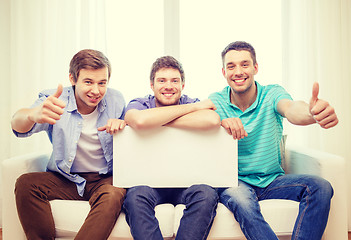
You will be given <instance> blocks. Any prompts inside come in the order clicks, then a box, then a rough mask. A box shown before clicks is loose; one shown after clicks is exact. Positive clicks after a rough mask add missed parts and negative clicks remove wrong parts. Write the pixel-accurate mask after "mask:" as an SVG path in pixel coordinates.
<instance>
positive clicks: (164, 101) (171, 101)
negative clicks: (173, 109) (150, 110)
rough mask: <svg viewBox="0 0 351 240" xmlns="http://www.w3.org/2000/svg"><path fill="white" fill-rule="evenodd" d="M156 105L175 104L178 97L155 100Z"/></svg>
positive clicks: (177, 101)
mask: <svg viewBox="0 0 351 240" xmlns="http://www.w3.org/2000/svg"><path fill="white" fill-rule="evenodd" d="M157 102H158V105H160V106H171V105H177V104H178V103H179V99H169V100H163V99H162V100H161V101H160V100H157Z"/></svg>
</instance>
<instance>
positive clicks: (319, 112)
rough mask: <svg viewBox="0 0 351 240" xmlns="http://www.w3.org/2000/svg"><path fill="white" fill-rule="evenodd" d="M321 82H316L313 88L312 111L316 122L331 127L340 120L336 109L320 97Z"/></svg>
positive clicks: (324, 126)
mask: <svg viewBox="0 0 351 240" xmlns="http://www.w3.org/2000/svg"><path fill="white" fill-rule="evenodd" d="M318 94H319V84H318V83H317V82H315V83H314V84H313V88H312V97H311V100H310V106H309V108H310V113H311V115H312V116H313V118H314V119H315V120H316V122H317V123H318V124H319V125H320V126H321V127H322V128H326V129H327V128H331V127H334V126H335V125H336V124H338V122H339V120H338V117H337V116H336V113H335V110H334V108H333V107H332V106H330V105H329V103H328V102H327V101H325V100H322V99H319V98H318Z"/></svg>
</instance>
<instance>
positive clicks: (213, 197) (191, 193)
mask: <svg viewBox="0 0 351 240" xmlns="http://www.w3.org/2000/svg"><path fill="white" fill-rule="evenodd" d="M186 191H187V195H186V201H189V199H191V198H193V199H196V201H200V202H202V203H203V204H206V205H216V204H217V202H218V194H217V191H216V190H215V189H214V188H212V187H211V186H208V185H206V184H197V185H192V186H190V187H189V188H188V189H187V190H186Z"/></svg>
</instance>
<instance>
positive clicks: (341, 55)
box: [282, 0, 351, 230]
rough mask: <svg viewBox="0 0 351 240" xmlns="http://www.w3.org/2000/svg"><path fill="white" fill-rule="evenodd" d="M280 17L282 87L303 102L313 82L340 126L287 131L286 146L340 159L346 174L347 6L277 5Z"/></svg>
mask: <svg viewBox="0 0 351 240" xmlns="http://www.w3.org/2000/svg"><path fill="white" fill-rule="evenodd" d="M282 16H283V22H282V26H283V44H282V45H283V68H284V69H283V74H284V77H283V84H284V85H285V86H286V88H287V89H288V91H289V92H290V93H292V95H293V97H294V98H296V99H304V100H306V101H309V98H310V97H311V91H312V84H313V82H314V81H317V82H319V84H320V92H319V93H320V94H319V97H320V98H322V99H325V100H327V101H329V102H330V103H331V104H332V105H333V106H334V107H335V109H336V112H337V114H338V117H339V120H340V122H339V125H338V126H337V127H335V128H333V129H329V130H323V129H321V128H320V127H318V126H317V125H314V126H308V127H296V126H288V140H287V142H288V144H289V143H290V144H300V145H304V146H308V147H312V148H315V149H320V150H324V151H327V152H331V153H335V154H338V155H341V156H343V157H345V159H346V160H347V162H348V172H349V173H351V151H350V147H351V108H350V106H351V95H350V91H351V1H350V0H308V1H306V0H283V1H282ZM348 175H349V176H350V177H349V179H348V182H349V183H351V174H348ZM349 199H351V184H349ZM348 202H349V203H350V205H349V219H350V220H351V201H350V200H349V201H348ZM350 220H349V229H350V230H351V221H350Z"/></svg>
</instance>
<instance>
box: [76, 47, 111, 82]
mask: <svg viewBox="0 0 351 240" xmlns="http://www.w3.org/2000/svg"><path fill="white" fill-rule="evenodd" d="M105 67H107V69H108V79H110V76H111V64H110V61H109V60H108V59H107V57H106V56H105V55H104V54H103V53H102V52H100V51H97V50H92V49H84V50H81V51H79V52H78V53H76V54H75V55H74V56H73V58H72V60H71V62H70V64H69V73H70V74H71V75H72V76H73V80H74V82H77V80H78V77H79V72H80V70H82V69H101V68H105Z"/></svg>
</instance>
